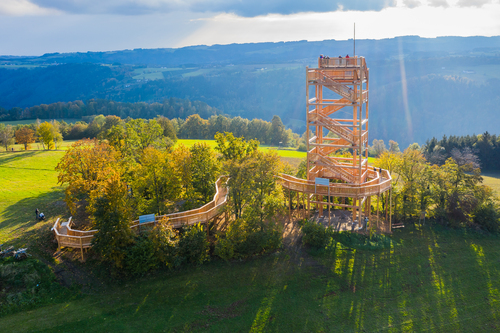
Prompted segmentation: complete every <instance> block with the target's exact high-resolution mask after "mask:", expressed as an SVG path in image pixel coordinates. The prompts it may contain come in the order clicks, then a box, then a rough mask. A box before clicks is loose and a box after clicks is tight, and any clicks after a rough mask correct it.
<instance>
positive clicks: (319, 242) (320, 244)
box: [300, 220, 333, 249]
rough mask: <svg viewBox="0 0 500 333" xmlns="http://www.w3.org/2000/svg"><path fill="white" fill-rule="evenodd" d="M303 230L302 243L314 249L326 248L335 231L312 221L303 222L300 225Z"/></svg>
mask: <svg viewBox="0 0 500 333" xmlns="http://www.w3.org/2000/svg"><path fill="white" fill-rule="evenodd" d="M300 226H301V229H302V233H303V236H302V243H303V244H304V245H308V246H311V247H314V248H318V249H319V248H325V247H326V246H327V245H328V244H329V243H330V241H331V238H332V234H333V229H332V228H325V227H324V226H323V225H322V224H319V223H315V222H314V221H312V220H309V221H308V220H303V221H302V222H301V223H300Z"/></svg>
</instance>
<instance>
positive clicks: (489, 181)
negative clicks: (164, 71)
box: [481, 171, 500, 195]
mask: <svg viewBox="0 0 500 333" xmlns="http://www.w3.org/2000/svg"><path fill="white" fill-rule="evenodd" d="M481 176H482V177H483V184H484V185H486V186H489V187H491V188H492V189H493V190H494V191H495V193H496V194H497V195H500V172H488V171H486V172H482V173H481Z"/></svg>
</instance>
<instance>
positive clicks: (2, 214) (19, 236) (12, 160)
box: [0, 151, 64, 245]
mask: <svg viewBox="0 0 500 333" xmlns="http://www.w3.org/2000/svg"><path fill="white" fill-rule="evenodd" d="M63 154H64V152H62V151H27V152H16V153H0V179H1V182H2V185H1V186H0V244H1V243H5V242H7V241H11V240H16V243H17V244H19V245H24V244H26V243H27V242H28V238H29V235H30V234H31V233H32V232H33V231H35V230H38V228H41V227H42V226H43V227H45V226H47V222H37V221H35V209H37V208H38V209H39V210H40V211H41V212H44V213H45V214H46V215H47V217H48V221H52V220H54V218H55V217H56V216H57V215H58V214H60V212H61V211H64V203H63V202H61V201H60V200H62V198H63V192H62V188H61V187H59V186H58V185H57V172H56V171H55V170H54V168H55V167H56V165H57V163H59V160H60V159H61V157H62V156H63ZM54 214H56V215H54Z"/></svg>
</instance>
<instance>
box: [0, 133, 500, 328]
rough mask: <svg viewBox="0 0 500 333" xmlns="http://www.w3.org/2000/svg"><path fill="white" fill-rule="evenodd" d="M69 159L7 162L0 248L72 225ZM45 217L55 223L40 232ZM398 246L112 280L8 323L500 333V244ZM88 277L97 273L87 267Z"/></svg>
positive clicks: (454, 239)
mask: <svg viewBox="0 0 500 333" xmlns="http://www.w3.org/2000/svg"><path fill="white" fill-rule="evenodd" d="M180 141H181V142H182V141H183V140H180ZM63 154H64V152H62V151H28V152H19V153H2V154H0V179H1V180H2V184H1V185H2V186H0V243H2V242H7V243H9V244H15V245H17V246H21V245H22V244H25V243H26V242H27V240H26V239H27V238H28V239H29V238H32V237H35V236H36V235H38V234H40V233H44V234H47V233H48V227H49V226H50V225H51V224H52V223H53V220H54V219H55V218H56V217H57V216H62V215H63V214H65V215H64V217H67V213H66V211H65V209H64V208H63V207H62V206H59V205H57V204H56V205H55V204H54V203H57V202H60V200H61V199H62V197H63V193H62V188H61V187H59V186H57V184H56V182H57V180H56V179H57V174H56V172H55V171H54V167H55V166H56V165H57V163H58V162H59V160H60V158H61V157H62V155H63ZM37 207H38V208H40V210H42V211H43V212H46V213H47V215H48V217H49V220H48V221H46V222H38V223H37V222H36V221H34V209H35V208H37ZM42 229H43V230H45V231H43V230H42ZM391 237H392V239H393V241H394V242H395V243H396V245H394V246H392V247H391V248H388V249H381V250H374V251H368V250H355V249H347V248H345V247H343V246H342V247H341V246H338V247H334V248H332V249H331V250H329V251H325V252H315V253H313V252H311V253H309V254H308V253H307V252H306V251H305V250H303V249H300V248H291V249H287V250H283V251H281V252H278V253H275V254H273V255H269V256H266V257H256V258H254V259H252V260H247V261H241V262H231V263H225V262H222V261H217V260H214V261H213V262H211V263H208V264H206V265H203V266H198V267H185V268H182V269H179V270H175V271H160V272H156V273H154V274H149V275H148V276H146V277H143V278H140V279H135V280H126V279H119V278H113V279H112V280H111V278H109V280H110V281H109V282H108V284H107V285H104V286H103V285H100V284H99V286H100V287H99V289H98V290H97V291H94V292H92V293H89V294H86V295H83V296H81V295H80V294H79V292H77V291H76V290H73V291H68V292H67V294H65V295H66V298H65V299H64V300H63V301H61V299H60V297H59V296H57V293H54V297H55V298H57V299H58V300H52V301H51V300H50V298H48V299H46V302H45V303H44V304H45V305H43V306H39V307H38V308H33V309H32V310H27V311H23V312H18V313H14V314H9V315H4V316H2V317H1V319H0V321H1V323H2V328H3V329H4V330H6V331H9V332H10V331H12V332H21V331H41V332H53V331H63V332H67V331H71V332H88V331H105V332H114V331H116V332H122V331H173V332H181V331H199V332H201V331H203V332H205V331H209V332H235V331H259V332H262V331H272V332H275V331H287V332H295V331H300V332H303V331H307V332H309V331H337V332H343V331H367V332H374V331H391V332H400V331H438V332H457V331H466V332H478V331H492V332H493V331H498V330H499V329H500V324H499V321H498V318H499V316H500V293H499V292H498V290H500V260H498V258H499V255H500V242H499V237H498V236H491V235H480V234H477V233H470V232H469V231H467V230H452V229H446V228H442V227H439V226H433V227H430V226H426V227H421V226H413V225H411V224H408V225H407V226H406V228H404V229H399V230H395V231H394V234H393V235H392V236H391ZM45 242H50V238H49V239H45ZM30 252H31V251H30ZM34 255H35V256H38V254H37V253H36V251H35V252H34ZM80 267H82V269H83V270H88V271H90V270H91V269H92V268H93V267H96V266H95V263H93V262H92V261H91V260H89V262H88V263H87V264H85V265H81V266H80ZM88 273H89V272H88ZM89 274H90V273H89ZM89 280H91V279H89ZM92 283H95V284H98V283H99V282H97V281H92ZM60 288H64V287H62V286H61V287H60ZM47 303H49V304H47Z"/></svg>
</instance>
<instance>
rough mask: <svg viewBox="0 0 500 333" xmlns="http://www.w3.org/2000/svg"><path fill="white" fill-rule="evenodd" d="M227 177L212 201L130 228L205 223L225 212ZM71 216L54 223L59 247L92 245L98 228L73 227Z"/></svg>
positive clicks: (175, 226) (217, 185) (88, 246)
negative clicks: (79, 228) (82, 228)
mask: <svg viewBox="0 0 500 333" xmlns="http://www.w3.org/2000/svg"><path fill="white" fill-rule="evenodd" d="M226 182H227V177H224V176H223V177H220V178H219V179H218V180H217V182H216V183H215V190H216V192H215V195H214V198H213V200H212V201H210V202H209V203H207V204H206V205H204V206H202V207H200V208H196V209H192V210H188V211H185V212H179V213H173V214H166V215H161V216H156V217H155V220H154V221H151V222H145V223H139V220H135V221H132V223H131V226H130V228H132V230H134V231H135V232H139V231H140V228H142V227H147V226H149V227H151V226H153V225H155V224H156V222H157V221H159V220H162V219H164V218H168V222H169V223H170V224H171V225H172V227H173V228H181V227H184V226H191V225H194V224H197V223H201V224H205V223H207V222H208V221H210V220H211V219H213V218H214V217H216V216H218V215H219V214H221V213H222V212H223V209H224V206H225V205H226V203H227V194H228V188H227V187H226V186H225V184H226ZM71 226H72V221H71V217H70V218H69V220H68V221H67V222H61V221H60V219H57V221H56V222H55V223H54V227H53V228H52V230H53V231H54V233H55V236H56V240H57V244H58V247H59V248H61V247H72V248H78V249H81V251H82V257H83V249H85V248H90V247H92V238H93V237H94V234H95V233H97V231H98V230H89V231H81V230H75V229H72V228H71Z"/></svg>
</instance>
